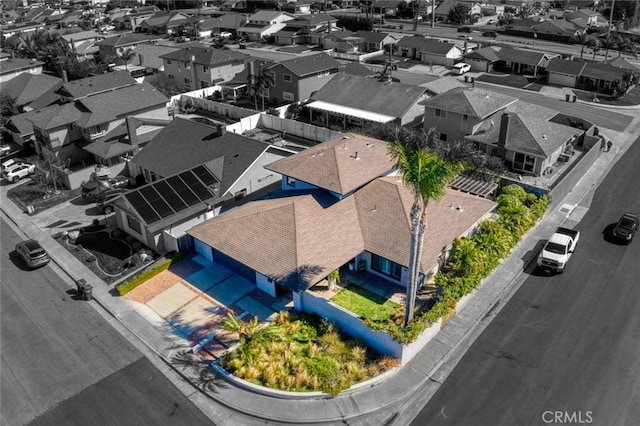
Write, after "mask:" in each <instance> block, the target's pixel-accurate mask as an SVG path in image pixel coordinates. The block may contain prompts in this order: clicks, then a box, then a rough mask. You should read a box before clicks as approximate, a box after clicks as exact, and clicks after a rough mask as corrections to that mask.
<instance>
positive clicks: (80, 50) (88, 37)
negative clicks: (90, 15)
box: [62, 30, 104, 61]
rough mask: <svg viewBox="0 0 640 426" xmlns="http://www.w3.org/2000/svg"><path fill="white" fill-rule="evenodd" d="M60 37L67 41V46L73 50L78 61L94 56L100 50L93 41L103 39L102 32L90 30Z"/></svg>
mask: <svg viewBox="0 0 640 426" xmlns="http://www.w3.org/2000/svg"><path fill="white" fill-rule="evenodd" d="M62 38H63V39H65V40H66V41H67V43H69V46H70V47H71V49H72V50H73V51H74V52H75V54H76V57H77V58H78V60H79V61H84V60H87V59H93V58H94V56H95V55H96V54H98V53H99V52H100V49H99V48H98V46H96V45H95V43H97V42H98V41H100V40H104V36H103V35H102V34H100V33H98V32H97V31H91V30H90V31H81V32H77V33H73V34H65V35H63V36H62Z"/></svg>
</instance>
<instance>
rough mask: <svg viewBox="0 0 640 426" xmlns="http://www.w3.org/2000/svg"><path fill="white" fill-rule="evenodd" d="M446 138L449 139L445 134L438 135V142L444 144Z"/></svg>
mask: <svg viewBox="0 0 640 426" xmlns="http://www.w3.org/2000/svg"><path fill="white" fill-rule="evenodd" d="M448 138H449V137H448V136H447V134H446V133H440V140H441V141H442V142H446V141H447V139H448Z"/></svg>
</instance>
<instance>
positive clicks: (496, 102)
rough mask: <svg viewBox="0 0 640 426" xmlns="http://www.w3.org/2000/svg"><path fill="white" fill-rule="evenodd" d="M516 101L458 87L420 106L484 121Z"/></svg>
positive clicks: (491, 93)
mask: <svg viewBox="0 0 640 426" xmlns="http://www.w3.org/2000/svg"><path fill="white" fill-rule="evenodd" d="M517 101H518V99H517V98H514V97H512V96H508V95H503V94H500V93H496V92H491V91H488V90H484V89H479V88H470V87H460V88H455V89H451V90H449V91H448V92H445V93H442V94H440V95H438V96H434V97H433V98H431V99H427V100H426V101H424V102H423V103H422V104H423V105H424V106H425V107H429V108H437V109H442V110H445V111H449V112H455V113H458V114H466V115H468V116H471V117H477V118H480V119H484V118H485V117H488V116H489V115H491V114H493V113H495V112H496V111H498V110H501V109H503V108H505V107H507V106H508V105H510V104H513V103H515V102H517Z"/></svg>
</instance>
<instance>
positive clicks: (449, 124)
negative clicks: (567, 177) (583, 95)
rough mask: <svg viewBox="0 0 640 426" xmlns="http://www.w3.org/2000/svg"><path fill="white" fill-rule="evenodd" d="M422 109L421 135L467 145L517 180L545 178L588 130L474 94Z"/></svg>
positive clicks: (513, 102) (465, 91)
mask: <svg viewBox="0 0 640 426" xmlns="http://www.w3.org/2000/svg"><path fill="white" fill-rule="evenodd" d="M423 104H424V106H425V118H424V128H425V130H427V129H430V128H432V127H434V128H435V129H436V130H437V131H438V132H440V139H441V140H443V141H458V140H464V141H468V142H469V143H472V144H473V146H474V147H475V148H476V149H478V150H480V151H482V152H483V153H485V154H487V155H492V156H497V157H499V158H501V159H502V160H503V161H504V163H505V165H506V166H507V167H508V168H509V169H510V170H512V171H514V172H516V173H519V174H522V175H531V176H542V175H544V174H546V173H548V172H549V169H550V168H552V166H553V165H554V164H555V163H556V162H558V161H565V160H566V159H567V156H568V155H571V153H573V152H574V151H573V147H574V146H575V144H576V143H578V142H579V141H580V140H581V139H582V138H583V137H584V134H585V133H586V131H590V129H591V127H592V125H591V124H590V123H586V122H584V120H579V119H576V120H573V119H569V120H560V119H558V116H560V115H561V114H559V113H558V112H557V111H554V110H552V109H550V108H546V107H542V106H538V105H534V104H529V103H527V102H523V101H519V100H518V99H516V98H513V97H511V96H507V95H502V94H499V93H495V92H491V91H489V90H481V89H478V88H470V87H466V88H456V89H452V90H450V91H448V92H445V93H443V94H440V95H438V96H434V97H433V98H430V99H428V100H426V101H425V102H424V103H423ZM578 121H580V125H577V122H578ZM572 123H573V124H572Z"/></svg>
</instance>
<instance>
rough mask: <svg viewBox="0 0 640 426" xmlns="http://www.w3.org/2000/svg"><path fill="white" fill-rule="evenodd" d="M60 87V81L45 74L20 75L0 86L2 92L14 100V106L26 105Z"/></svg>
mask: <svg viewBox="0 0 640 426" xmlns="http://www.w3.org/2000/svg"><path fill="white" fill-rule="evenodd" d="M61 85H62V79H60V78H58V77H53V76H50V75H47V74H31V73H22V74H20V75H18V76H16V77H14V78H12V79H11V80H9V81H7V82H6V83H3V84H2V88H3V90H6V91H7V93H9V95H11V96H12V97H14V98H16V105H17V106H23V105H28V104H30V103H32V102H33V101H35V100H36V99H38V98H40V97H41V96H43V95H44V94H45V93H47V92H49V91H50V90H56V89H57V88H59V87H60V86H61Z"/></svg>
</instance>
